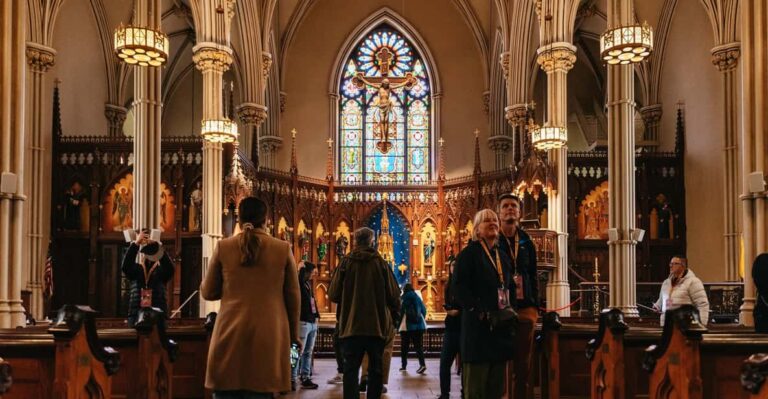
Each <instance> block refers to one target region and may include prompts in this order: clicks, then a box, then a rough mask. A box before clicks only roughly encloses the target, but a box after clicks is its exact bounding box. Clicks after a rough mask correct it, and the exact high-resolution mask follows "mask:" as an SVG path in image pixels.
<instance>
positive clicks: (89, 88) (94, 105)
mask: <svg viewBox="0 0 768 399" xmlns="http://www.w3.org/2000/svg"><path fill="white" fill-rule="evenodd" d="M53 47H54V48H55V49H56V50H57V51H58V54H57V55H56V65H55V66H54V67H53V68H52V69H51V71H49V72H48V73H49V74H50V76H52V77H53V78H58V79H61V84H60V85H59V88H60V93H61V124H62V129H63V130H64V134H65V135H106V134H107V119H106V118H105V117H104V103H105V102H106V101H107V98H108V95H107V77H106V71H105V69H104V57H103V55H102V54H103V53H102V51H101V40H100V39H99V32H98V28H97V26H96V22H95V19H94V17H93V13H92V12H91V5H90V2H88V1H85V0H77V1H68V2H66V3H64V6H63V7H62V10H61V12H60V14H59V17H58V19H57V23H56V30H55V36H54V38H53ZM51 87H53V86H51ZM49 98H53V97H49ZM44 101H50V100H44Z"/></svg>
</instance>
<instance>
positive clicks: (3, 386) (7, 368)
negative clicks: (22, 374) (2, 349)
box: [0, 357, 13, 399]
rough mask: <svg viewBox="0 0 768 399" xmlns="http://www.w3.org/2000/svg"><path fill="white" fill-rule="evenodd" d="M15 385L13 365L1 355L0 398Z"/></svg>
mask: <svg viewBox="0 0 768 399" xmlns="http://www.w3.org/2000/svg"><path fill="white" fill-rule="evenodd" d="M11 385H13V377H12V371H11V365H10V364H9V363H8V362H6V361H5V360H3V358H2V357H0V399H2V396H1V395H2V394H4V393H6V392H8V390H9V389H10V388H11Z"/></svg>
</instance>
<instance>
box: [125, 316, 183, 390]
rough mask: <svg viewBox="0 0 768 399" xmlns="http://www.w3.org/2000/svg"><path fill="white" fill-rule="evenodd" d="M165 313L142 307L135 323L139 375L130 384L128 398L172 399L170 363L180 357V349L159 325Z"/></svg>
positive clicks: (162, 325) (163, 327) (171, 367)
mask: <svg viewBox="0 0 768 399" xmlns="http://www.w3.org/2000/svg"><path fill="white" fill-rule="evenodd" d="M164 318H165V313H164V312H163V311H162V310H160V309H157V308H142V309H140V310H139V315H138V319H137V320H136V326H135V329H136V332H137V335H138V340H139V343H138V356H139V363H138V368H137V369H138V370H137V371H138V373H137V374H136V377H137V378H136V381H135V383H134V384H131V388H132V389H131V390H130V391H129V392H131V394H130V396H129V397H130V398H136V399H171V398H173V377H172V376H173V362H174V361H176V358H177V357H178V355H179V346H178V344H176V342H175V341H174V340H172V339H170V338H168V336H167V331H166V327H165V325H164V324H162V323H161V322H162V321H163V320H164Z"/></svg>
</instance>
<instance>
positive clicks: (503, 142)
mask: <svg viewBox="0 0 768 399" xmlns="http://www.w3.org/2000/svg"><path fill="white" fill-rule="evenodd" d="M511 147H512V137H509V136H505V135H501V134H497V135H493V136H491V137H488V148H490V149H491V150H493V151H494V152H507V151H509V149H510V148H511Z"/></svg>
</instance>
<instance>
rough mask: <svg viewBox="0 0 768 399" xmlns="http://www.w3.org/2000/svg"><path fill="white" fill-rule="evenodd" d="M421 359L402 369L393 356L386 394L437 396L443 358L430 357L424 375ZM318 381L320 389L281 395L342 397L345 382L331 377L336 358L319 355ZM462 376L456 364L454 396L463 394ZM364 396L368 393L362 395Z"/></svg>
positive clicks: (409, 398)
mask: <svg viewBox="0 0 768 399" xmlns="http://www.w3.org/2000/svg"><path fill="white" fill-rule="evenodd" d="M418 367H419V363H418V361H417V360H416V359H411V360H409V362H408V370H407V371H405V372H401V371H398V369H399V368H400V361H399V358H395V359H392V365H391V369H390V371H389V384H388V385H387V389H389V392H388V393H387V394H385V395H384V396H383V398H392V399H395V398H397V399H400V398H402V399H424V398H431V399H434V398H436V397H437V396H438V395H439V394H440V362H439V359H427V372H426V373H425V374H424V375H419V374H416V369H417V368H418ZM314 368H315V373H316V376H315V377H314V381H315V383H317V384H318V385H320V388H319V389H317V390H301V389H299V391H297V392H294V393H291V394H288V395H285V396H281V397H280V398H281V399H282V398H286V399H288V398H291V399H292V398H301V399H315V398H318V399H319V398H323V399H336V398H339V399H341V397H342V386H341V384H339V385H330V384H328V383H327V381H328V379H329V378H331V377H333V376H334V375H335V374H336V362H335V361H334V360H333V359H317V360H316V362H315V367H314ZM460 390H461V377H460V376H458V375H456V369H455V368H454V369H453V371H452V373H451V398H460V397H461V394H460V392H461V391H460ZM360 397H361V398H364V397H365V396H364V395H361V396H360Z"/></svg>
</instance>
